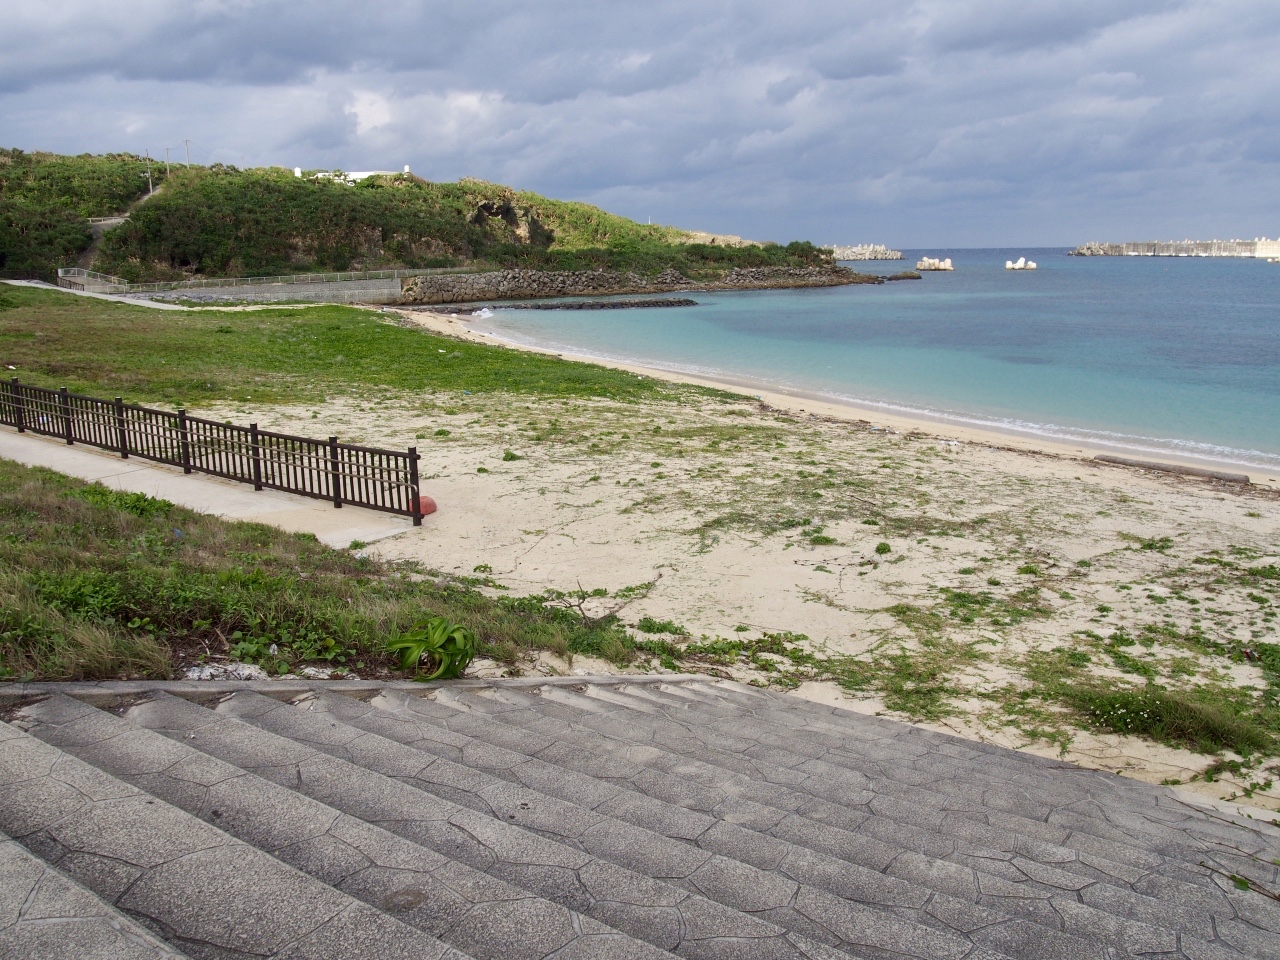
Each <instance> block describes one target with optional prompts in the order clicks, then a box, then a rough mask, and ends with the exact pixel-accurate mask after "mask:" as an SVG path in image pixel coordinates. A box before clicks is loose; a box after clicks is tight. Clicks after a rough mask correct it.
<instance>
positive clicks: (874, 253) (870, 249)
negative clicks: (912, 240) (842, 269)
mask: <svg viewBox="0 0 1280 960" xmlns="http://www.w3.org/2000/svg"><path fill="white" fill-rule="evenodd" d="M831 249H832V250H833V251H834V252H835V256H836V259H837V260H901V259H902V251H901V250H890V249H889V248H888V247H886V246H885V245H884V244H883V243H860V244H857V245H856V246H852V247H844V246H840V245H839V244H837V245H835V246H834V247H832V248H831Z"/></svg>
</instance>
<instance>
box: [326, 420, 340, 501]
mask: <svg viewBox="0 0 1280 960" xmlns="http://www.w3.org/2000/svg"><path fill="white" fill-rule="evenodd" d="M329 476H330V480H331V482H332V484H333V487H332V489H333V505H334V506H335V507H341V506H342V474H341V473H340V472H339V470H338V438H337V437H330V438H329Z"/></svg>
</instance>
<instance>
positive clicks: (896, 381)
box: [470, 248, 1280, 470]
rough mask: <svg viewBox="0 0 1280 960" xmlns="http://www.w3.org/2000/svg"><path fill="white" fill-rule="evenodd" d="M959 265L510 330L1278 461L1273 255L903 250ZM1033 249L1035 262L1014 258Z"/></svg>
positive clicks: (714, 295) (1016, 427)
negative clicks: (894, 279) (890, 279)
mask: <svg viewBox="0 0 1280 960" xmlns="http://www.w3.org/2000/svg"><path fill="white" fill-rule="evenodd" d="M925 253H927V254H929V255H931V256H939V257H947V256H949V257H951V258H952V259H953V260H954V261H955V263H956V270H955V272H954V273H926V274H925V275H924V277H923V279H921V280H919V281H908V282H900V283H888V284H883V285H880V286H865V285H862V286H852V287H837V288H825V289H809V290H776V291H752V292H709V293H701V292H700V293H695V294H692V297H693V298H694V299H696V300H697V301H698V304H697V306H692V307H667V308H664V309H661V310H657V309H655V310H645V309H630V310H604V311H596V310H592V311H582V310H566V311H559V310H537V311H528V310H502V309H496V310H495V312H494V315H493V316H492V317H488V318H485V319H484V320H482V321H479V322H477V323H474V324H470V325H473V326H476V327H477V328H478V329H483V330H485V331H487V332H489V333H490V334H492V335H494V336H496V337H499V338H501V339H504V340H508V341H511V342H514V343H520V344H525V345H530V346H536V347H541V348H546V349H554V350H558V351H563V352H571V353H574V354H578V355H585V356H595V357H599V358H602V359H609V360H614V361H619V362H625V363H633V364H639V365H644V366H649V367H655V368H661V369H667V370H672V371H676V372H682V373H690V374H697V375H702V376H707V377H712V378H720V379H724V380H728V381H732V382H735V383H740V384H759V385H762V386H764V385H767V386H771V387H777V388H781V389H784V390H790V391H795V392H799V393H805V394H810V395H816V396H821V397H826V398H830V399H834V400H843V401H846V402H852V403H856V404H858V405H863V406H868V407H872V408H875V409H883V410H885V411H892V412H899V413H904V414H909V415H911V414H913V415H918V416H922V417H925V418H927V419H931V420H939V421H942V422H953V423H957V424H967V425H974V426H980V427H989V428H994V429H999V430H1005V431H1015V432H1018V433H1025V434H1031V435H1040V436H1045V437H1051V438H1056V439H1076V440H1081V441H1087V442H1091V443H1094V444H1107V445H1114V446H1116V447H1118V448H1123V449H1128V450H1138V451H1148V452H1157V453H1168V454H1176V455H1178V456H1181V457H1191V458H1199V459H1205V460H1211V461H1215V462H1224V463H1238V464H1245V465H1249V466H1253V467H1260V468H1268V469H1272V470H1275V469H1277V468H1280V308H1278V307H1277V302H1276V298H1275V293H1276V288H1277V285H1278V284H1280V267H1278V266H1277V265H1274V264H1267V263H1265V262H1262V261H1257V260H1233V259H1166V258H1145V257H1143V258H1138V257H1125V258H1082V257H1068V256H1066V255H1065V254H1066V250H1065V248H1063V249H1052V250H1044V249H1042V250H1035V249H1020V250H930V251H907V252H906V254H907V260H906V261H871V262H867V263H858V264H853V265H852V266H854V267H855V268H856V269H860V270H863V271H866V272H877V273H884V274H888V273H896V272H898V271H900V270H902V269H903V268H904V267H907V268H909V267H910V266H912V265H913V264H914V262H915V260H916V259H917V257H918V256H920V255H922V254H925ZM1022 255H1026V256H1028V257H1030V258H1031V259H1033V260H1036V261H1037V262H1038V263H1039V269H1038V270H1036V271H1035V272H1011V271H1006V270H1005V269H1004V262H1005V261H1006V260H1008V259H1015V260H1016V259H1017V257H1018V256H1022Z"/></svg>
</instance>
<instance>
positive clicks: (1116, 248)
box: [1071, 237, 1280, 259]
mask: <svg viewBox="0 0 1280 960" xmlns="http://www.w3.org/2000/svg"><path fill="white" fill-rule="evenodd" d="M1071 256H1073V257H1262V258H1266V259H1271V258H1274V257H1280V240H1268V239H1267V238H1266V237H1259V238H1257V239H1255V240H1148V241H1142V242H1138V243H1096V242H1090V243H1084V244H1081V245H1080V246H1078V247H1076V248H1075V249H1074V250H1072V251H1071Z"/></svg>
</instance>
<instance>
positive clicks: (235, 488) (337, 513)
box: [0, 427, 430, 547]
mask: <svg viewBox="0 0 1280 960" xmlns="http://www.w3.org/2000/svg"><path fill="white" fill-rule="evenodd" d="M0 457H3V458H5V459H6V460H15V461H17V462H18V463H24V464H26V465H27V466H32V467H48V468H49V469H50V470H57V471H58V472H59V473H65V474H67V475H68V476H72V477H79V478H80V479H82V480H96V481H98V482H99V483H101V484H102V485H103V486H107V487H111V488H112V489H115V490H130V491H133V492H135V493H145V494H147V495H148V496H152V497H161V498H163V499H165V500H168V501H170V502H172V503H176V504H179V505H180V506H184V507H189V508H190V509H192V510H199V511H201V512H202V513H212V514H214V515H216V516H219V517H225V518H226V519H228V520H252V521H254V522H256V523H269V524H271V525H272V526H275V527H279V528H281V529H282V530H288V531H290V532H292V533H314V534H315V535H316V536H317V537H318V538H319V539H320V541H321V542H322V543H326V544H328V545H329V546H331V547H347V546H349V545H350V544H351V542H352V541H353V540H361V541H363V542H365V543H373V542H374V541H375V540H382V539H385V538H386V537H394V536H395V535H396V534H399V533H404V532H405V531H406V530H411V529H412V528H413V521H412V520H410V519H409V518H408V517H398V516H395V515H393V514H389V513H380V512H379V511H377V510H366V509H363V508H361V507H353V506H350V505H347V506H344V507H343V508H342V509H341V510H339V509H337V508H335V507H334V506H333V504H332V503H328V502H326V501H323V500H312V499H310V498H308V497H299V496H296V495H294V494H291V493H281V492H279V491H276V490H262V491H260V492H259V491H255V490H254V489H253V487H252V486H250V485H248V484H244V483H234V482H232V481H230V480H223V479H221V478H219V477H209V476H205V475H203V474H198V473H193V474H190V475H187V474H184V473H183V472H182V470H181V469H179V468H177V467H169V466H165V465H163V464H158V463H151V462H150V461H147V460H140V459H138V458H136V457H130V458H129V459H128V460H123V459H121V458H120V457H118V456H114V455H112V454H109V453H106V452H104V451H101V450H96V449H94V448H93V447H86V446H81V445H79V444H77V445H76V446H73V447H69V446H67V445H66V444H65V443H63V442H62V441H59V440H54V439H52V438H50V437H37V436H33V435H31V434H19V433H17V432H16V431H14V430H13V429H12V428H11V427H0ZM426 522H430V521H429V520H428V521H426Z"/></svg>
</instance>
